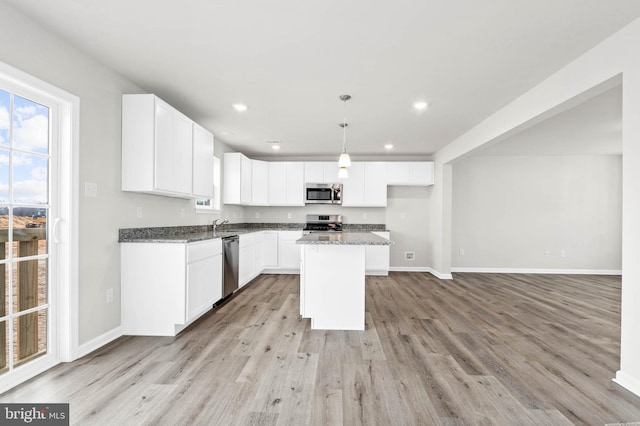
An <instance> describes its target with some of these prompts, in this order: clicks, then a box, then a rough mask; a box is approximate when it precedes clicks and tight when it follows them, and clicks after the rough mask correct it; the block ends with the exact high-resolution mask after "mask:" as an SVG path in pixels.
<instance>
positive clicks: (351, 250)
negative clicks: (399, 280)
mask: <svg viewBox="0 0 640 426" xmlns="http://www.w3.org/2000/svg"><path fill="white" fill-rule="evenodd" d="M297 244H300V245H302V248H301V264H300V315H302V317H303V318H311V328H312V329H316V330H317V329H319V330H364V313H365V303H364V300H365V248H366V246H371V245H391V244H393V242H391V241H390V240H388V239H386V238H383V237H380V236H378V235H375V234H373V233H371V232H319V233H311V234H308V235H305V236H303V237H302V238H301V239H299V240H298V241H297Z"/></svg>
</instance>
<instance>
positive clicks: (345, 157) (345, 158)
mask: <svg viewBox="0 0 640 426" xmlns="http://www.w3.org/2000/svg"><path fill="white" fill-rule="evenodd" d="M349 99H351V95H342V96H340V100H341V101H342V102H344V119H343V121H342V123H340V127H342V154H340V158H339V159H338V166H340V172H339V174H338V177H340V178H346V177H349V172H347V167H351V158H350V157H349V154H348V153H347V126H348V124H347V101H348V100H349Z"/></svg>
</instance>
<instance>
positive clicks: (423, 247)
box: [387, 186, 433, 270]
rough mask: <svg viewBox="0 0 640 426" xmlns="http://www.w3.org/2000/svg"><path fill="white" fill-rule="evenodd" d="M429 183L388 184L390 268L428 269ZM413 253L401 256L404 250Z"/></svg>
mask: <svg viewBox="0 0 640 426" xmlns="http://www.w3.org/2000/svg"><path fill="white" fill-rule="evenodd" d="M432 191H433V187H403V186H390V187H388V191H387V197H388V200H387V228H389V230H390V231H391V240H393V241H394V243H395V244H394V245H392V246H391V249H390V255H391V258H390V259H389V264H390V266H391V268H394V269H408V270H412V269H414V270H428V269H429V267H430V266H431V256H430V244H429V241H430V239H431V237H430V235H429V226H428V224H429V202H430V198H431V193H432ZM409 251H412V252H414V253H415V258H414V260H405V256H404V254H405V252H409Z"/></svg>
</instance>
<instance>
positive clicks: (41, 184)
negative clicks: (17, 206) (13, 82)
mask: <svg viewBox="0 0 640 426" xmlns="http://www.w3.org/2000/svg"><path fill="white" fill-rule="evenodd" d="M11 126H13V128H12V127H11ZM9 148H13V149H14V150H19V151H20V152H18V151H13V152H12V150H11V149H9ZM48 152H49V108H47V107H45V106H43V105H40V104H38V103H36V102H33V101H31V100H29V99H25V98H22V97H20V96H14V97H13V109H12V106H11V94H10V93H9V92H6V91H3V90H0V203H8V202H9V158H10V157H11V160H12V163H13V195H14V196H13V198H14V202H15V203H21V204H23V203H24V204H46V203H47V199H48V197H47V187H48V185H47V180H48V174H49V173H48V170H49V168H48V167H49V164H48V161H49V160H48V156H47V154H48ZM34 154H41V155H34Z"/></svg>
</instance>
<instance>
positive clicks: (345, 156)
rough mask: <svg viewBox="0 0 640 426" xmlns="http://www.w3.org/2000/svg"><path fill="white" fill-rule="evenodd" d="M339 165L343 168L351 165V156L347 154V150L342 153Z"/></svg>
mask: <svg viewBox="0 0 640 426" xmlns="http://www.w3.org/2000/svg"><path fill="white" fill-rule="evenodd" d="M338 166H340V168H341V169H342V168H344V167H351V158H349V154H347V153H346V152H343V153H342V154H340V158H339V159H338Z"/></svg>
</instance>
